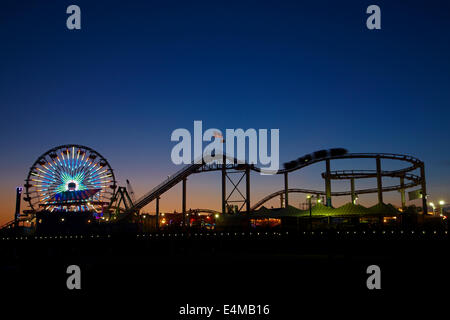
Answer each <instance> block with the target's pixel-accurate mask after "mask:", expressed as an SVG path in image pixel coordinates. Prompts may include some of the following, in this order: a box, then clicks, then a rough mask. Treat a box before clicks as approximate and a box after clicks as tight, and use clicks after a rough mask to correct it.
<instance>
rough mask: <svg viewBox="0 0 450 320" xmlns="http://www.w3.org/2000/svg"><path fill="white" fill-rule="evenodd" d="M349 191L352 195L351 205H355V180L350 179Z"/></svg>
mask: <svg viewBox="0 0 450 320" xmlns="http://www.w3.org/2000/svg"><path fill="white" fill-rule="evenodd" d="M350 190H351V195H352V203H353V204H355V202H356V194H355V178H351V179H350Z"/></svg>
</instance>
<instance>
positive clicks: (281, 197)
mask: <svg viewBox="0 0 450 320" xmlns="http://www.w3.org/2000/svg"><path fill="white" fill-rule="evenodd" d="M283 206H284V196H283V194H280V208H283Z"/></svg>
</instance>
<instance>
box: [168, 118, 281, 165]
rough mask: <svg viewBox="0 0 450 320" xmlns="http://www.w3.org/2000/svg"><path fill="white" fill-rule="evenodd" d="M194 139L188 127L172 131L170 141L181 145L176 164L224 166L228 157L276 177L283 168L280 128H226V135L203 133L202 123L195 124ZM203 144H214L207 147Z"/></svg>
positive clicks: (176, 150)
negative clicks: (281, 166)
mask: <svg viewBox="0 0 450 320" xmlns="http://www.w3.org/2000/svg"><path fill="white" fill-rule="evenodd" d="M269 131H270V150H269ZM193 136H194V137H193V139H192V134H191V132H190V131H189V130H188V129H185V128H178V129H175V130H174V131H173V132H172V135H171V137H170V140H171V141H177V142H178V143H177V144H176V145H175V146H174V147H173V148H172V152H171V159H172V162H173V163H174V164H192V163H196V164H200V163H202V162H204V163H207V164H209V163H212V162H215V163H218V164H222V163H223V159H224V155H226V162H227V163H233V162H236V163H238V164H244V163H247V164H254V165H257V166H259V167H260V168H261V174H275V173H277V171H278V169H279V166H280V161H279V159H280V147H279V138H280V130H279V129H270V130H268V129H258V130H256V129H253V128H250V129H247V130H245V131H244V130H243V129H226V130H225V136H224V135H223V133H222V131H221V130H219V129H214V128H211V129H207V130H206V131H205V132H203V123H202V121H194V135H193ZM203 142H210V143H209V144H208V145H206V146H205V148H203ZM224 146H225V147H224ZM247 147H248V148H247ZM192 150H193V157H192ZM247 150H248V153H247Z"/></svg>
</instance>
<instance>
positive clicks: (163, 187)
mask: <svg viewBox="0 0 450 320" xmlns="http://www.w3.org/2000/svg"><path fill="white" fill-rule="evenodd" d="M338 159H391V160H399V161H405V162H408V163H410V164H411V165H410V166H408V167H406V168H403V169H399V170H393V171H381V176H389V177H403V178H405V179H407V180H409V181H410V182H408V183H405V184H403V185H397V186H389V187H383V188H382V191H383V192H386V191H393V190H399V189H401V188H403V189H404V188H410V187H414V186H417V185H419V184H420V183H421V180H422V178H421V177H418V176H416V175H414V174H410V173H409V172H410V171H413V170H416V169H418V168H420V167H421V166H423V162H422V161H420V160H419V159H417V158H415V157H413V156H410V155H402V154H393V153H346V154H342V155H336V156H327V157H322V158H315V159H314V158H313V159H311V160H308V161H306V162H304V163H299V164H298V165H297V166H295V167H294V168H289V169H280V170H278V171H276V172H275V174H286V173H289V172H293V171H296V170H300V169H302V168H305V167H307V166H310V165H312V164H315V163H318V162H321V161H326V160H338ZM227 160H228V162H229V163H226V164H225V167H226V169H235V170H243V169H245V168H247V167H249V168H250V169H251V170H253V171H256V172H265V170H264V169H261V168H258V167H256V166H254V165H251V164H250V165H249V164H245V163H243V164H242V163H238V161H237V160H236V159H235V158H232V157H228V156H227ZM222 169H223V165H222V164H221V163H218V162H211V163H204V162H202V163H194V164H189V165H187V166H185V167H183V168H182V169H181V170H179V171H178V172H176V173H175V174H173V175H172V176H169V177H168V179H167V180H165V181H163V182H162V183H160V184H159V185H157V186H156V187H154V188H153V189H152V190H150V191H149V192H148V193H146V194H145V195H144V196H142V197H141V198H139V199H138V200H137V201H136V202H135V203H134V204H133V206H132V207H131V208H130V209H129V210H128V211H129V212H136V211H139V210H140V209H142V208H143V207H144V206H146V205H147V204H149V203H150V202H152V201H153V200H155V199H156V198H158V197H159V196H160V195H162V194H163V193H165V192H166V191H168V190H169V189H171V188H172V187H173V186H175V185H176V184H178V183H179V182H181V181H182V180H183V179H185V178H187V177H188V176H189V175H191V174H194V173H200V172H208V171H218V170H222ZM322 175H323V174H322ZM376 176H377V172H376V171H374V170H343V171H333V172H331V173H330V179H350V178H355V179H359V178H370V177H376ZM287 191H288V192H294V193H295V192H299V193H310V194H325V192H324V191H318V190H307V189H288V190H287ZM377 191H378V189H377V188H374V189H362V190H355V191H354V192H356V193H357V194H363V193H375V192H377ZM283 192H286V190H285V189H283V190H280V191H277V192H274V193H272V194H270V195H268V196H266V197H265V198H263V199H261V200H260V201H258V203H256V204H255V205H253V206H252V207H251V209H252V210H254V209H257V208H258V207H259V206H261V205H262V204H264V203H265V202H266V201H269V200H270V199H272V198H274V197H276V196H278V195H280V194H282V193H283ZM349 194H351V192H350V191H344V192H332V193H331V195H332V196H341V195H349Z"/></svg>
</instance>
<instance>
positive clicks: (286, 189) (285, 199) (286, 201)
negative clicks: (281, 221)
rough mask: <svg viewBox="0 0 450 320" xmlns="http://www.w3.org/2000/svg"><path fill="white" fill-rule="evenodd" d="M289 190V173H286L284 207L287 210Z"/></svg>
mask: <svg viewBox="0 0 450 320" xmlns="http://www.w3.org/2000/svg"><path fill="white" fill-rule="evenodd" d="M288 189H289V184H288V173H287V172H285V173H284V207H285V208H287V207H288V206H289V198H288V194H289V192H288Z"/></svg>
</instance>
